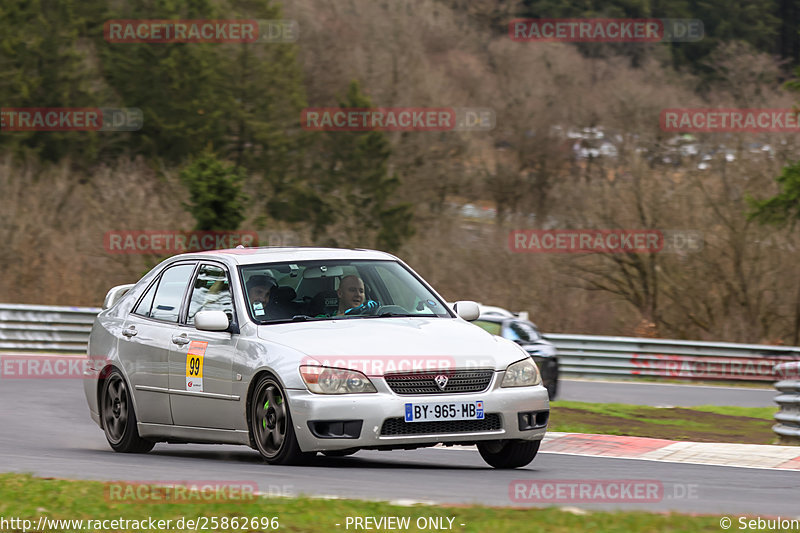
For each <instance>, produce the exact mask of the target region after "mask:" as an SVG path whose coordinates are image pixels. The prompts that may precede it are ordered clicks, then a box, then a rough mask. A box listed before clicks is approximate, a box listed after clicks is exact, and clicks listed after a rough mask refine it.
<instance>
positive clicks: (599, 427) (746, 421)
mask: <svg viewBox="0 0 800 533" xmlns="http://www.w3.org/2000/svg"><path fill="white" fill-rule="evenodd" d="M777 410H778V408H777V406H776V407H717V406H712V405H704V406H700V407H669V408H664V407H647V406H641V405H627V404H618V403H586V402H567V401H555V402H551V403H550V426H549V428H548V429H549V430H550V431H565V432H571V433H602V434H607V435H628V436H633V437H652V438H658V439H670V440H687V441H695V442H735V443H743V444H774V443H775V442H776V435H775V434H774V433H773V432H772V425H773V424H774V423H775V421H774V419H773V418H772V417H773V415H774V414H775V413H776V412H777Z"/></svg>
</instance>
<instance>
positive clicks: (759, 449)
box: [437, 431, 800, 470]
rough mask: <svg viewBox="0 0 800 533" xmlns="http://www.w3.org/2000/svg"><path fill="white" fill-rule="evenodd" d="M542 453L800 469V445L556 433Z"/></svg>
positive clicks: (548, 437) (544, 444) (549, 435)
mask: <svg viewBox="0 0 800 533" xmlns="http://www.w3.org/2000/svg"><path fill="white" fill-rule="evenodd" d="M437 448H440V447H439V446H437ZM440 449H460V450H475V447H474V446H448V447H444V446H441V448H440ZM539 452H541V453H555V454H564V455H583V456H587V457H610V458H616V459H640V460H644V461H662V462H667V463H683V464H698V465H714V466H734V467H740V468H767V469H777V470H800V446H774V445H770V444H731V443H726V442H684V441H674V440H666V439H650V438H646V437H625V436H620V435H595V434H590V433H558V432H555V431H553V432H548V433H547V435H545V437H544V439H543V440H542V446H541V447H540V448H539Z"/></svg>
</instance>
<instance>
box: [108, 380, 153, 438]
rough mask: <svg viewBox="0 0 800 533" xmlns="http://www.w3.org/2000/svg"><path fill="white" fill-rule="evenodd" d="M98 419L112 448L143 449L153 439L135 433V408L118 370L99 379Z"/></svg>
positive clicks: (136, 431)
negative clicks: (101, 379)
mask: <svg viewBox="0 0 800 533" xmlns="http://www.w3.org/2000/svg"><path fill="white" fill-rule="evenodd" d="M100 419H101V420H102V421H103V431H104V432H105V434H106V440H108V444H109V445H110V446H111V448H112V449H113V450H114V451H115V452H120V453H147V452H149V451H150V450H152V449H153V446H155V443H154V442H153V441H149V440H146V439H143V438H142V437H140V436H139V430H138V429H137V427H136V412H135V411H134V408H133V401H132V399H131V395H130V391H129V389H128V385H127V384H126V383H125V378H123V377H122V373H121V372H120V371H119V370H117V369H116V368H115V369H113V370H111V371H110V372H109V373H108V375H107V377H106V378H105V380H104V381H103V389H102V393H101V395H100Z"/></svg>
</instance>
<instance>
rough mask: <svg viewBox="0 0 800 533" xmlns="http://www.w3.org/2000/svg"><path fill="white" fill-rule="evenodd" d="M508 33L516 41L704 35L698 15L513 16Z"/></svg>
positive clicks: (641, 40) (642, 39)
mask: <svg viewBox="0 0 800 533" xmlns="http://www.w3.org/2000/svg"><path fill="white" fill-rule="evenodd" d="M508 35H509V37H511V40H512V41H517V42H542V43H554V42H568V43H657V42H696V41H699V40H701V39H702V38H703V36H704V27H703V21H701V20H698V19H626V18H622V19H602V18H592V19H589V18H586V19H575V18H565V19H514V20H512V21H511V22H509V23H508Z"/></svg>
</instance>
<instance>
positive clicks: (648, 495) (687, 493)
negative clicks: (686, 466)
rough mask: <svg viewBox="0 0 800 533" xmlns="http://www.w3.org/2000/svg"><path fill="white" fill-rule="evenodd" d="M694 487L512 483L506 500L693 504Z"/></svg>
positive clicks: (631, 482)
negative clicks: (673, 502)
mask: <svg viewBox="0 0 800 533" xmlns="http://www.w3.org/2000/svg"><path fill="white" fill-rule="evenodd" d="M697 490H698V488H697V485H696V484H693V483H688V484H686V483H673V484H669V485H665V484H664V483H662V482H661V481H658V480H653V479H542V480H535V479H515V480H514V481H512V482H511V483H510V484H509V486H508V496H509V498H510V499H511V501H512V502H518V503H655V502H660V501H664V500H681V499H683V500H689V499H691V500H696V499H697V498H698V495H697Z"/></svg>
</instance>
